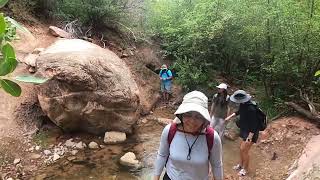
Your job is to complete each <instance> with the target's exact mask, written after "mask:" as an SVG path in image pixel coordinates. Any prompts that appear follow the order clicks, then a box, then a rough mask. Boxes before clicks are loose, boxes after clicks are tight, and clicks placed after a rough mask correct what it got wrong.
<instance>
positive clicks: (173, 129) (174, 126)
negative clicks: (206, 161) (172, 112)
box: [168, 123, 214, 158]
mask: <svg viewBox="0 0 320 180" xmlns="http://www.w3.org/2000/svg"><path fill="white" fill-rule="evenodd" d="M177 129H178V128H177V124H176V123H171V125H170V129H169V133H168V144H169V147H170V145H171V142H172V140H173V138H174V135H175V134H176V132H177ZM205 134H206V140H207V146H208V158H209V157H210V151H211V149H212V147H213V143H214V142H213V141H214V129H213V128H212V127H210V126H209V125H208V126H207V128H206V132H205Z"/></svg>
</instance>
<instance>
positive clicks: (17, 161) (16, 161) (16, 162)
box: [13, 159, 21, 165]
mask: <svg viewBox="0 0 320 180" xmlns="http://www.w3.org/2000/svg"><path fill="white" fill-rule="evenodd" d="M20 161H21V159H15V160H14V161H13V164H14V165H16V164H19V163H20Z"/></svg>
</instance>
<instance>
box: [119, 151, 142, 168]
mask: <svg viewBox="0 0 320 180" xmlns="http://www.w3.org/2000/svg"><path fill="white" fill-rule="evenodd" d="M120 164H121V165H123V166H128V167H134V168H137V167H139V165H140V163H139V161H138V160H137V159H136V155H135V154H134V153H133V152H127V153H126V154H125V155H123V156H122V157H121V158H120Z"/></svg>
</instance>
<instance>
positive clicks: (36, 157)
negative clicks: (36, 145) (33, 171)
mask: <svg viewBox="0 0 320 180" xmlns="http://www.w3.org/2000/svg"><path fill="white" fill-rule="evenodd" d="M30 157H31V159H39V158H41V155H40V154H31V156H30Z"/></svg>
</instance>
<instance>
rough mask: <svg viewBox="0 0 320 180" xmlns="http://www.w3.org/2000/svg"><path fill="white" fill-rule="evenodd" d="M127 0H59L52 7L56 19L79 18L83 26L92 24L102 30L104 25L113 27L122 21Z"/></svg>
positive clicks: (71, 19) (70, 19)
mask: <svg viewBox="0 0 320 180" xmlns="http://www.w3.org/2000/svg"><path fill="white" fill-rule="evenodd" d="M126 4H127V0H119V1H114V0H89V1H81V3H79V0H68V1H64V0H57V1H55V4H54V6H53V8H52V14H53V16H54V17H55V18H56V19H61V20H67V21H73V20H76V19H77V20H79V21H80V23H81V24H82V25H83V26H87V27H89V26H92V27H93V28H94V30H96V31H99V30H100V31H101V30H102V28H104V27H109V28H111V27H112V26H110V25H116V23H115V22H119V21H121V18H122V17H124V16H125V12H124V9H123V8H124V7H125V6H126Z"/></svg>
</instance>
